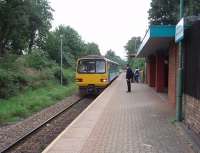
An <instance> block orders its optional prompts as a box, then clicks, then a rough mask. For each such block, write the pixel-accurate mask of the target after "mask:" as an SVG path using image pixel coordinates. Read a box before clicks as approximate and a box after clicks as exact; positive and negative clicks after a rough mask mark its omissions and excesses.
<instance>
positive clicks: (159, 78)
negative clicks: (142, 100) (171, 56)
mask: <svg viewBox="0 0 200 153" xmlns="http://www.w3.org/2000/svg"><path fill="white" fill-rule="evenodd" d="M164 86H165V82H164V57H163V56H162V55H156V91H157V92H163V91H164Z"/></svg>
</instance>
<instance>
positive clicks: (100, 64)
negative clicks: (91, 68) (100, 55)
mask: <svg viewBox="0 0 200 153" xmlns="http://www.w3.org/2000/svg"><path fill="white" fill-rule="evenodd" d="M105 68H106V63H105V61H103V60H97V61H96V73H105V71H106V70H105Z"/></svg>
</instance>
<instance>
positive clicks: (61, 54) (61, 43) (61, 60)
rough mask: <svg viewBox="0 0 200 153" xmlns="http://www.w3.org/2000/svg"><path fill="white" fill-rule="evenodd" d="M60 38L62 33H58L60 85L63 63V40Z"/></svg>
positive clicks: (61, 82)
mask: <svg viewBox="0 0 200 153" xmlns="http://www.w3.org/2000/svg"><path fill="white" fill-rule="evenodd" d="M62 38H63V35H60V84H61V86H62V84H63V78H62V72H63V70H62V65H63V57H62V56H63V48H62V47H63V40H62Z"/></svg>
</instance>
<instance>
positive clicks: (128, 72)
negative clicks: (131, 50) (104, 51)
mask: <svg viewBox="0 0 200 153" xmlns="http://www.w3.org/2000/svg"><path fill="white" fill-rule="evenodd" d="M132 78H133V71H132V69H131V68H130V66H129V64H127V68H126V82H127V87H128V91H127V92H131V80H132Z"/></svg>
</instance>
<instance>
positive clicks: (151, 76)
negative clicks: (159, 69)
mask: <svg viewBox="0 0 200 153" xmlns="http://www.w3.org/2000/svg"><path fill="white" fill-rule="evenodd" d="M155 72H156V65H155V57H154V56H151V57H149V61H148V63H147V82H148V84H149V86H150V87H155Z"/></svg>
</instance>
